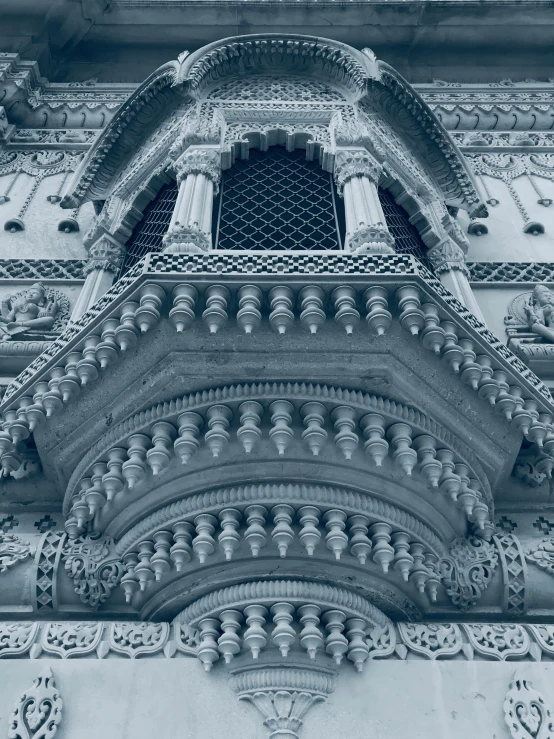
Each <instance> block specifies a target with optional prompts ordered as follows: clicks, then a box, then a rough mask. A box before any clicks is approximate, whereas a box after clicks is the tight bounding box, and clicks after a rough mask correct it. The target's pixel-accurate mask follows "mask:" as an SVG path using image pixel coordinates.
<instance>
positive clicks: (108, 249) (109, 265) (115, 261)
mask: <svg viewBox="0 0 554 739" xmlns="http://www.w3.org/2000/svg"><path fill="white" fill-rule="evenodd" d="M88 256H89V258H88V262H87V264H86V265H85V268H84V272H85V274H87V275H88V274H89V273H90V272H93V271H94V270H95V269H103V270H106V272H114V273H115V274H118V273H119V270H120V269H121V265H122V264H123V260H124V258H125V247H124V246H121V244H118V243H117V241H115V239H112V238H111V237H110V236H108V234H104V235H103V236H101V237H100V238H99V239H98V241H96V242H95V243H94V244H93V245H92V246H91V247H90V249H89V252H88Z"/></svg>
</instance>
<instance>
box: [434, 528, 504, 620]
mask: <svg viewBox="0 0 554 739" xmlns="http://www.w3.org/2000/svg"><path fill="white" fill-rule="evenodd" d="M497 564H498V554H497V552H496V548H495V546H494V544H490V543H489V542H487V541H485V540H483V539H479V538H477V537H472V538H471V539H469V540H467V539H463V538H462V539H457V540H456V541H455V542H454V543H453V545H452V547H451V549H450V556H449V557H444V558H443V559H441V561H440V562H439V571H440V575H441V577H442V581H443V584H444V586H445V588H446V592H447V593H448V595H449V596H450V598H451V600H452V602H453V603H454V605H457V606H459V608H460V609H461V610H462V611H467V610H469V609H470V608H471V607H473V606H474V605H475V604H476V603H477V601H478V600H479V598H480V597H481V595H482V593H483V591H484V590H486V588H487V587H488V585H489V583H490V581H491V579H492V576H493V574H494V571H495V569H496V566H497Z"/></svg>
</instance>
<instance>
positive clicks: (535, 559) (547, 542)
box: [525, 536, 554, 575]
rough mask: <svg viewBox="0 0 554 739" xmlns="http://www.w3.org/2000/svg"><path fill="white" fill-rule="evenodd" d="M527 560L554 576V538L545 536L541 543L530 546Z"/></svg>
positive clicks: (526, 554) (526, 553) (527, 551)
mask: <svg viewBox="0 0 554 739" xmlns="http://www.w3.org/2000/svg"><path fill="white" fill-rule="evenodd" d="M525 558H526V559H527V560H528V561H529V562H531V563H532V564H534V565H536V566H537V567H540V568H541V569H543V570H546V572H548V574H549V575H554V537H552V536H545V537H544V538H543V539H541V540H540V541H539V542H535V543H533V544H530V545H529V547H528V548H527V550H526V551H525Z"/></svg>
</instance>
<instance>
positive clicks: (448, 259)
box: [427, 237, 485, 323]
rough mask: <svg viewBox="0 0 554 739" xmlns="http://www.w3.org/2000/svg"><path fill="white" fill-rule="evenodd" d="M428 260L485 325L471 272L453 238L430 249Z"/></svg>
mask: <svg viewBox="0 0 554 739" xmlns="http://www.w3.org/2000/svg"><path fill="white" fill-rule="evenodd" d="M427 258H428V259H429V261H430V262H431V264H432V265H433V268H434V270H435V272H436V274H437V276H438V277H439V279H440V281H441V282H442V284H443V285H444V286H445V287H446V288H447V289H448V290H450V292H451V293H452V294H453V295H454V297H456V298H457V299H458V300H459V301H460V303H462V304H463V305H465V306H466V308H467V309H468V310H470V311H471V312H472V313H473V315H474V316H475V317H476V318H478V319H479V320H480V321H482V322H483V323H485V319H484V317H483V314H482V313H481V309H480V307H479V303H478V302H477V300H476V298H475V295H474V293H473V290H472V289H471V285H470V284H469V279H468V278H469V272H468V269H467V267H466V262H465V255H464V252H463V250H462V249H461V247H459V246H458V245H457V244H456V243H455V242H454V241H453V240H452V239H451V238H449V237H446V238H445V239H444V240H443V241H441V242H440V243H439V244H437V245H436V246H434V247H432V248H431V249H429V251H428V252H427Z"/></svg>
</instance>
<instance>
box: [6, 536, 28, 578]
mask: <svg viewBox="0 0 554 739" xmlns="http://www.w3.org/2000/svg"><path fill="white" fill-rule="evenodd" d="M33 553H34V547H32V546H31V545H30V544H26V543H25V542H23V541H21V539H20V538H19V537H18V536H16V535H15V534H0V572H5V571H6V570H7V569H8V567H11V566H12V565H14V564H17V562H21V561H23V560H24V559H27V557H29V556H30V555H31V554H33Z"/></svg>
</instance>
